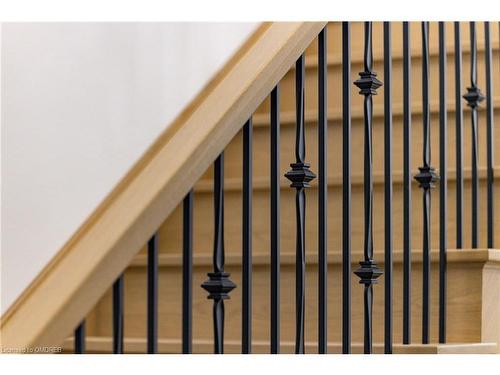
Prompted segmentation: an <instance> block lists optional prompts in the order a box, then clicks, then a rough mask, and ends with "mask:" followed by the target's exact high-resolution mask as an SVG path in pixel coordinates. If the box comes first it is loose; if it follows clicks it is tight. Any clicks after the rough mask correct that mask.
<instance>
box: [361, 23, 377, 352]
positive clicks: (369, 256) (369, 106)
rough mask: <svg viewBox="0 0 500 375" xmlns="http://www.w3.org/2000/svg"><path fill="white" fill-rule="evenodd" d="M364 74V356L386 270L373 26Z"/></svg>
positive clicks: (367, 31)
mask: <svg viewBox="0 0 500 375" xmlns="http://www.w3.org/2000/svg"><path fill="white" fill-rule="evenodd" d="M364 53H365V54H364V65H365V66H364V71H363V72H360V73H359V76H360V78H359V79H358V80H356V81H355V82H354V84H355V85H356V86H358V88H359V89H360V91H359V93H360V94H361V95H364V97H365V99H364V117H365V127H364V128H365V137H364V139H365V141H364V145H365V146H364V203H365V210H364V211H365V236H364V260H363V261H362V262H360V263H359V264H360V267H359V268H358V269H357V270H356V271H354V273H355V274H356V275H357V276H358V277H359V278H360V281H359V282H360V284H363V285H364V288H365V291H364V306H365V308H364V327H365V329H364V353H365V354H370V353H372V308H373V284H376V283H377V278H378V277H380V275H382V270H381V269H380V268H378V267H377V263H376V262H375V261H374V259H373V165H372V164H373V160H372V146H373V145H372V120H373V119H372V117H373V100H372V95H376V93H377V92H376V90H377V89H378V88H379V87H380V86H382V82H380V81H379V80H378V79H377V74H376V73H375V72H374V71H373V51H372V23H371V22H365V50H364Z"/></svg>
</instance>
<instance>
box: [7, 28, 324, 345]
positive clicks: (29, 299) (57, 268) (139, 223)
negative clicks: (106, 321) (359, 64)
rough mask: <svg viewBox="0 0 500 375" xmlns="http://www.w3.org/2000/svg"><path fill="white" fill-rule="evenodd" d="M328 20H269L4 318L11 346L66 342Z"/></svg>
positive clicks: (136, 165)
mask: <svg viewBox="0 0 500 375" xmlns="http://www.w3.org/2000/svg"><path fill="white" fill-rule="evenodd" d="M325 25H326V22H272V23H264V24H262V25H261V26H260V27H259V28H258V30H257V31H256V32H255V33H254V34H253V35H252V36H251V37H250V38H249V40H248V41H247V42H246V43H245V44H244V45H243V46H242V47H241V48H240V49H239V51H238V52H237V53H236V54H235V55H234V56H233V57H232V58H231V59H230V60H229V61H228V63H227V64H226V65H225V66H224V68H223V69H222V70H221V71H220V72H219V73H218V74H217V75H216V76H215V77H214V78H213V80H212V81H211V82H210V83H209V84H208V85H207V86H206V87H205V88H204V89H203V90H202V91H201V92H200V94H199V95H198V96H197V97H196V98H195V99H194V100H193V101H192V102H191V104H190V105H189V106H188V107H187V108H186V109H185V110H184V111H183V112H182V113H181V114H180V115H179V117H178V118H177V119H176V120H175V121H174V122H173V123H172V124H171V125H170V126H169V127H168V128H167V130H165V132H164V133H163V134H162V135H161V136H160V137H159V138H158V139H157V140H156V142H155V143H154V144H153V145H152V146H151V147H150V148H149V149H148V150H147V152H146V153H145V154H144V155H143V156H142V157H141V159H140V160H139V161H138V162H137V163H136V164H135V165H134V166H133V167H132V169H131V170H130V171H129V172H128V173H127V175H126V176H125V177H124V179H123V180H122V181H121V182H120V183H119V184H118V185H117V187H116V188H115V189H114V190H113V191H112V193H111V194H110V195H109V196H108V197H107V198H106V199H105V200H104V201H103V202H102V204H101V205H100V206H99V207H98V208H97V209H96V211H95V212H94V213H93V214H92V215H91V216H90V217H89V218H88V220H87V221H86V222H85V223H84V224H83V225H82V226H81V227H80V228H79V229H78V231H77V232H76V233H75V234H74V235H73V236H72V238H71V239H70V240H69V241H68V242H67V243H66V244H65V245H64V246H63V248H62V249H61V250H60V251H59V252H58V253H57V255H56V256H55V257H54V258H53V259H52V260H51V262H50V263H49V264H48V265H47V266H46V267H45V268H44V269H43V271H42V272H41V273H40V274H39V275H38V277H37V278H36V279H35V280H34V281H33V282H32V283H31V284H30V286H29V287H28V288H27V289H26V290H25V291H24V292H23V294H22V295H21V296H20V297H19V298H18V299H17V300H16V302H15V303H14V304H13V305H12V306H11V307H10V308H9V310H8V311H7V312H6V313H5V314H4V315H3V316H2V317H1V325H0V329H1V332H0V335H1V336H0V337H1V345H2V347H4V348H27V347H34V346H41V345H58V344H60V343H62V342H63V341H64V339H65V338H66V337H67V336H68V335H69V334H70V333H71V332H72V330H73V329H74V328H75V327H76V325H77V324H78V323H79V321H80V320H81V319H83V318H84V317H85V315H86V314H87V313H88V312H89V311H90V309H91V308H92V307H93V306H94V304H95V303H96V302H97V301H98V300H99V298H100V297H101V296H102V295H103V294H104V293H105V291H106V290H107V289H108V288H109V287H110V286H111V284H112V283H113V281H114V280H115V279H116V278H117V276H118V275H119V274H120V273H121V272H122V271H123V270H124V269H125V268H126V267H127V266H128V265H129V264H130V263H131V262H132V260H133V258H134V256H135V255H136V254H137V252H138V251H139V250H140V248H141V246H143V245H144V243H145V242H146V241H147V240H148V238H149V237H150V236H151V234H152V233H153V232H154V231H155V230H156V229H157V228H158V227H159V226H160V224H161V223H162V222H163V221H164V220H165V219H166V218H167V217H168V215H169V214H170V213H171V212H172V211H173V210H174V208H175V207H176V206H177V204H178V203H179V202H180V201H181V200H182V198H183V197H184V196H185V195H186V193H187V192H188V191H189V189H190V188H191V187H192V186H193V184H194V183H195V182H196V181H197V180H198V178H200V177H201V175H202V173H203V172H204V171H205V170H206V169H207V168H208V167H209V166H210V164H211V163H212V162H213V161H214V160H215V158H216V157H217V155H218V154H219V153H220V152H221V151H222V150H223V149H224V148H225V146H226V145H227V144H228V143H229V141H230V140H231V139H232V138H233V137H234V136H235V135H236V133H237V132H238V130H239V129H240V128H241V127H242V126H243V124H244V122H245V121H246V120H247V118H248V117H249V116H250V115H251V114H252V112H253V111H254V110H255V109H256V108H257V106H258V105H259V104H260V103H261V101H262V100H263V99H264V98H265V97H266V96H267V95H268V94H269V92H270V91H271V90H272V88H273V87H274V86H275V85H276V83H277V82H278V81H279V80H280V79H281V78H282V77H283V76H284V74H285V73H286V71H287V70H288V69H289V68H290V67H291V65H293V63H294V62H295V60H296V59H297V58H298V57H299V56H300V54H301V53H302V52H303V51H304V50H305V49H306V47H307V46H308V45H309V43H310V42H311V41H312V40H313V39H314V38H315V37H316V36H317V34H318V33H319V32H320V31H321V29H322V28H323V27H324V26H325Z"/></svg>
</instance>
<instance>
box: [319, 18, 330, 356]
mask: <svg viewBox="0 0 500 375" xmlns="http://www.w3.org/2000/svg"><path fill="white" fill-rule="evenodd" d="M327 69H328V65H327V26H325V28H324V29H323V30H322V31H321V32H320V33H319V36H318V190H319V191H318V223H319V227H318V268H319V269H318V305H319V306H318V309H319V311H318V352H319V353H320V354H325V353H326V352H327V345H328V338H327V337H328V336H327V334H328V330H327V328H328V327H327V322H328V314H327V305H328V300H327V283H328V260H327V254H328V246H327V233H328V226H327V220H328V218H327V216H328V215H327V213H328V177H327V174H326V173H327V172H326V171H327V144H328V133H327V131H328V114H327V105H328V104H327V103H328V101H327V87H328V86H327V85H328V84H327Z"/></svg>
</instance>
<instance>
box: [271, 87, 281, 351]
mask: <svg viewBox="0 0 500 375" xmlns="http://www.w3.org/2000/svg"><path fill="white" fill-rule="evenodd" d="M279 352H280V89H279V84H278V85H276V87H275V88H274V89H273V91H271V354H278V353H279Z"/></svg>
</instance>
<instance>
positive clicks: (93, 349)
mask: <svg viewBox="0 0 500 375" xmlns="http://www.w3.org/2000/svg"><path fill="white" fill-rule="evenodd" d="M112 341H113V340H112V338H111V337H100V336H90V337H87V338H86V349H87V352H89V353H111V351H112V349H111V348H112ZM294 345H295V344H294V343H293V342H292V341H282V342H281V352H282V353H283V354H285V353H293V350H294ZM305 346H306V353H310V354H314V353H317V343H315V342H306V343H305ZM496 346H497V345H496V344H495V343H457V344H455V343H453V344H436V343H431V344H426V345H423V344H410V345H403V344H394V345H393V352H394V354H494V353H496ZM341 348H342V344H341V343H338V342H329V343H328V352H329V353H330V354H339V353H340V352H341ZM124 349H125V353H145V352H146V339H145V338H142V337H138V338H125V339H124ZM252 349H253V353H255V354H266V353H269V342H268V341H261V340H255V341H254V342H253V343H252ZM72 350H73V338H68V339H66V340H65V341H64V344H63V351H64V352H67V353H70V352H72ZM224 350H225V353H232V354H237V353H240V352H241V343H240V342H239V341H236V340H226V341H225V342H224ZM373 351H374V353H376V354H377V353H378V354H382V353H383V351H384V344H383V343H373ZM158 352H159V353H180V352H181V341H180V340H179V339H162V338H159V339H158ZM193 352H194V353H212V352H213V341H212V340H208V339H194V340H193ZM362 352H363V344H362V343H358V342H353V343H352V353H353V354H361V353H362Z"/></svg>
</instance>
